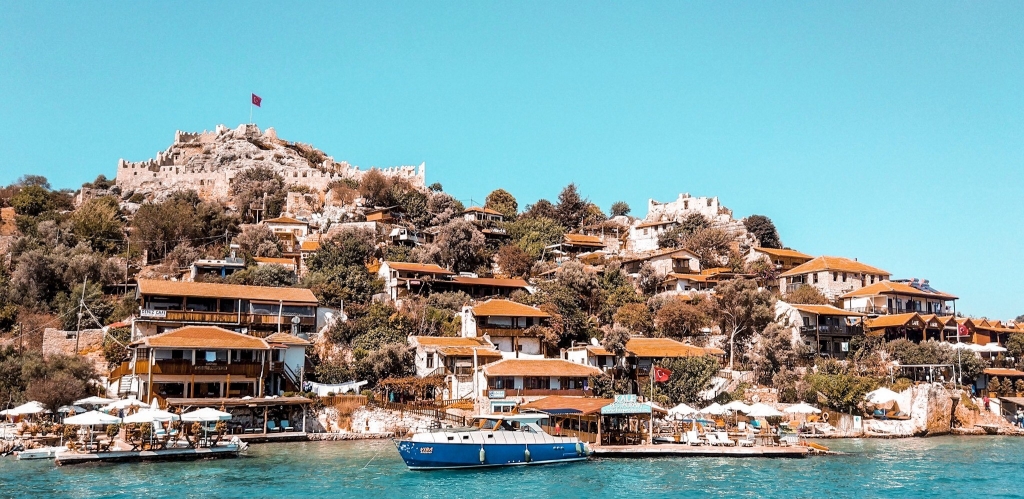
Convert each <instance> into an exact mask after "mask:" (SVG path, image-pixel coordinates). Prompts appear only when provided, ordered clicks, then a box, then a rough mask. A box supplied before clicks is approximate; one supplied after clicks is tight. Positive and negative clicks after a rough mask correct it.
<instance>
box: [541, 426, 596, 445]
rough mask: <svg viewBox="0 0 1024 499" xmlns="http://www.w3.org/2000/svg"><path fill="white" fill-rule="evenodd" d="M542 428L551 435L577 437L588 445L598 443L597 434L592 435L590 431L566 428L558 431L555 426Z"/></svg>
mask: <svg viewBox="0 0 1024 499" xmlns="http://www.w3.org/2000/svg"><path fill="white" fill-rule="evenodd" d="M540 427H541V429H542V430H544V431H545V432H546V433H548V434H549V435H555V436H562V437H576V438H578V439H580V441H581V442H586V443H588V444H594V443H597V433H590V432H589V431H582V430H568V429H565V428H562V429H561V430H556V429H555V427H554V426H548V425H540Z"/></svg>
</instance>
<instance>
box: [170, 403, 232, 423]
mask: <svg viewBox="0 0 1024 499" xmlns="http://www.w3.org/2000/svg"><path fill="white" fill-rule="evenodd" d="M229 419H231V413H229V412H223V411H218V410H217V409H212V408H210V407H203V408H202V409H196V410H194V411H192V412H186V413H185V414H182V415H181V420H182V421H200V422H204V423H205V422H207V421H227V420H229Z"/></svg>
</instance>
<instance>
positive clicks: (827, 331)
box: [800, 325, 863, 336]
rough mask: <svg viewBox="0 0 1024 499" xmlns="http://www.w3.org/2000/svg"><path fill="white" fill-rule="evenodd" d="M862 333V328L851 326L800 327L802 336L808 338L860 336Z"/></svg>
mask: <svg viewBox="0 0 1024 499" xmlns="http://www.w3.org/2000/svg"><path fill="white" fill-rule="evenodd" d="M862 332H863V330H862V329H861V328H860V327H850V326H828V325H818V326H800V334H802V335H806V336H813V335H818V336H858V335H860V334H861V333H862Z"/></svg>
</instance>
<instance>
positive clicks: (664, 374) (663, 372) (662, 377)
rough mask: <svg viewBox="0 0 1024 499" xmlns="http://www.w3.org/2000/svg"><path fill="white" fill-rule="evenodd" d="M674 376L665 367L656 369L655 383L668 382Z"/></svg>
mask: <svg viewBox="0 0 1024 499" xmlns="http://www.w3.org/2000/svg"><path fill="white" fill-rule="evenodd" d="M670 376H672V371H669V370H668V369H665V368H664V367H657V366H655V367H654V381H657V382H658V383H664V382H666V381H668V378H669V377H670Z"/></svg>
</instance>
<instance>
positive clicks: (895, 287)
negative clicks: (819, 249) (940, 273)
mask: <svg viewBox="0 0 1024 499" xmlns="http://www.w3.org/2000/svg"><path fill="white" fill-rule="evenodd" d="M842 299H843V308H845V309H847V310H853V311H857V312H863V313H865V314H903V313H908V312H919V313H922V314H938V315H953V314H954V311H955V309H956V305H955V303H954V302H955V301H956V299H957V297H956V296H953V295H951V294H947V293H943V292H941V291H938V290H936V289H934V288H932V287H931V286H930V285H929V283H928V280H927V279H925V280H923V281H919V280H917V279H909V280H896V281H888V280H886V281H879V282H876V283H874V284H870V285H868V286H864V287H863V288H860V289H857V290H855V291H850V292H849V293H846V294H844V295H843V296H842Z"/></svg>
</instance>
